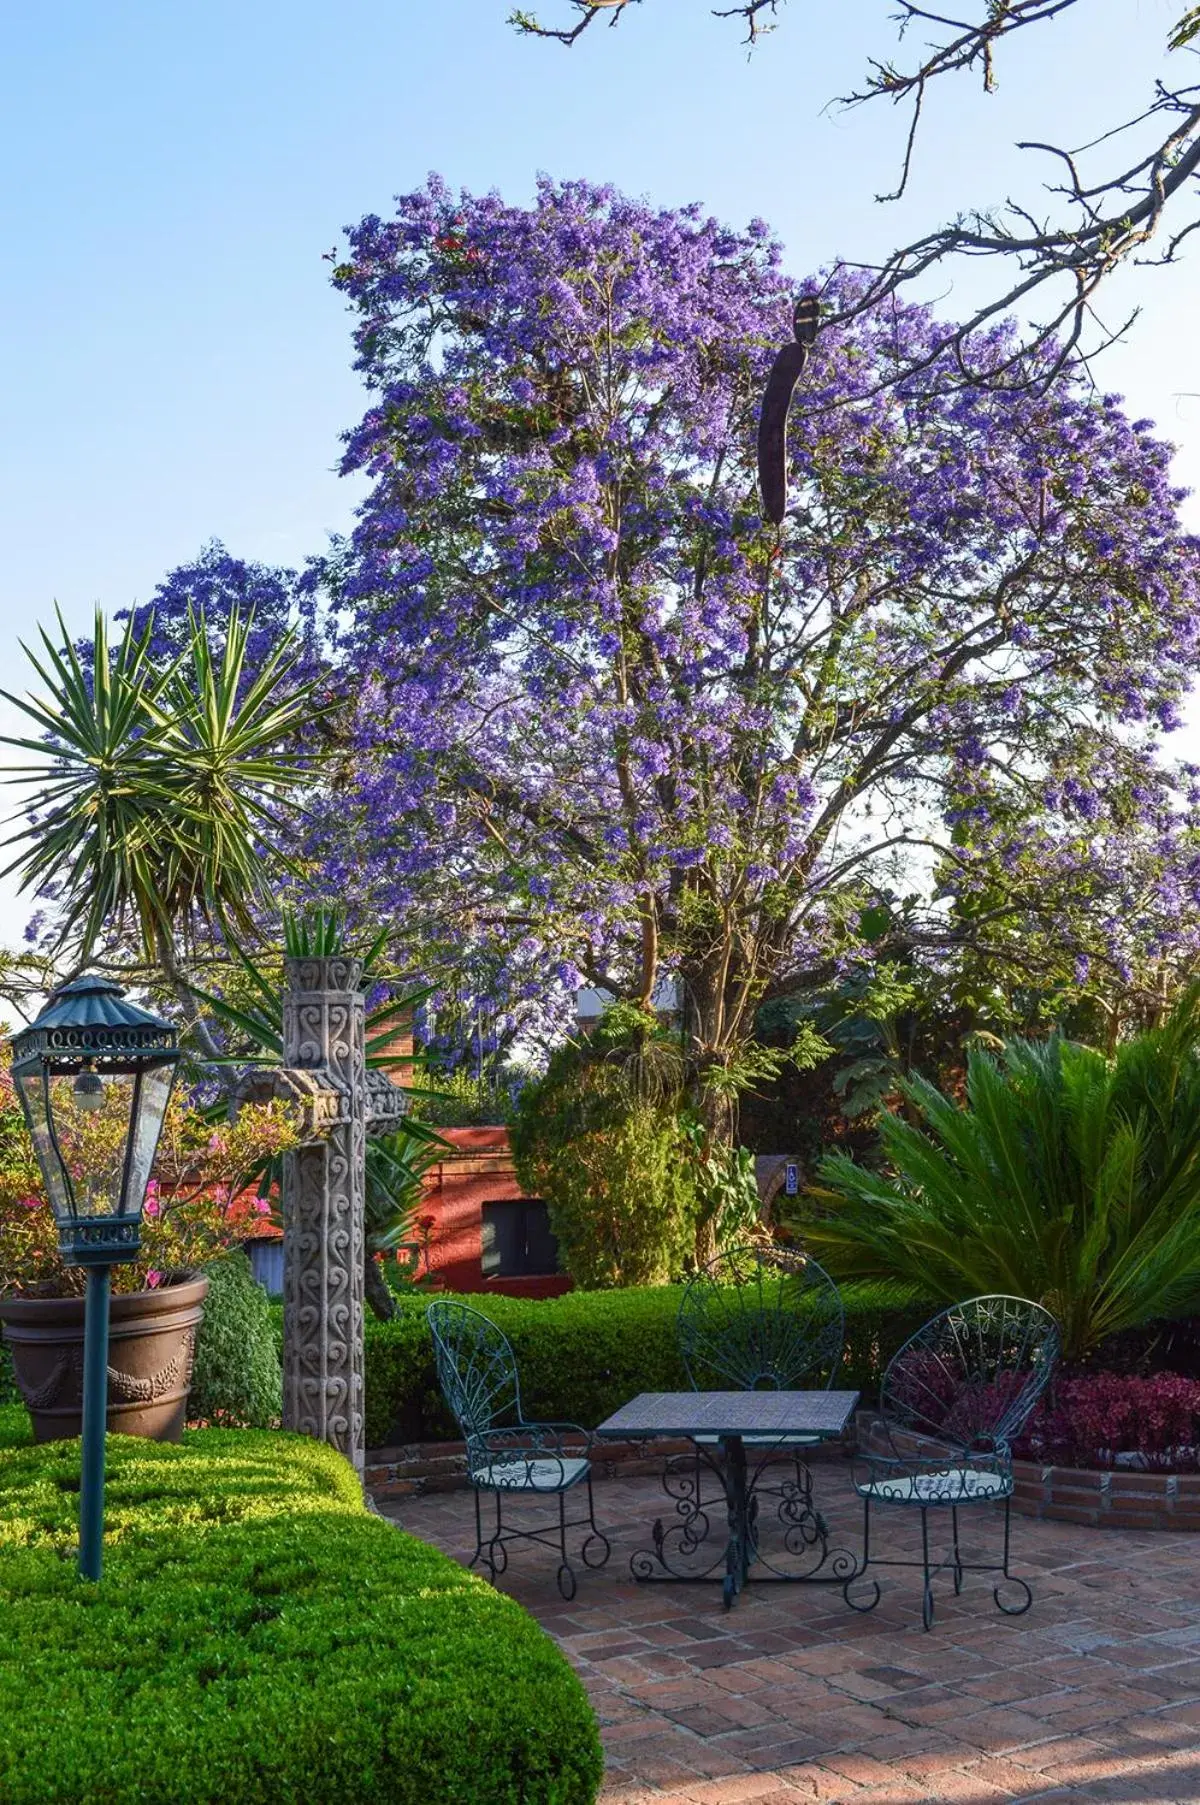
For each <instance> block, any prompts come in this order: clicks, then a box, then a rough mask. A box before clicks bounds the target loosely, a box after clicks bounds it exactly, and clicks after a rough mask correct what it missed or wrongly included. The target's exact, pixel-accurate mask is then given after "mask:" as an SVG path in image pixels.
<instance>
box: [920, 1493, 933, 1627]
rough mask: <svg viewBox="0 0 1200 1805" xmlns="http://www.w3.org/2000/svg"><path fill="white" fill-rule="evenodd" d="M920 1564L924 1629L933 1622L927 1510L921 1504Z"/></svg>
mask: <svg viewBox="0 0 1200 1805" xmlns="http://www.w3.org/2000/svg"><path fill="white" fill-rule="evenodd" d="M921 1566H922V1568H923V1570H924V1576H925V1584H924V1590H923V1591H922V1594H921V1622H922V1623H923V1624H924V1625H925V1628H926V1629H929V1628H931V1627H932V1624H933V1585H932V1582H931V1581H930V1578H929V1512H928V1511H927V1510H926V1508H925V1506H924V1505H922V1506H921Z"/></svg>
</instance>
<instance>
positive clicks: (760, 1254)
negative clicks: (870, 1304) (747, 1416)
mask: <svg viewBox="0 0 1200 1805" xmlns="http://www.w3.org/2000/svg"><path fill="white" fill-rule="evenodd" d="M845 1327H846V1324H845V1313H844V1311H843V1309H842V1300H841V1297H840V1296H839V1294H838V1289H837V1286H836V1285H835V1284H834V1282H833V1280H832V1279H831V1278H830V1276H829V1274H828V1273H827V1272H826V1271H825V1269H824V1267H822V1266H818V1264H817V1262H816V1261H815V1260H812V1259H809V1257H808V1256H807V1255H806V1254H803V1253H798V1252H796V1251H794V1250H792V1249H790V1248H784V1247H771V1246H758V1245H755V1244H747V1245H746V1246H744V1247H737V1248H733V1249H732V1250H731V1251H730V1252H728V1253H723V1254H719V1255H718V1256H717V1258H716V1259H715V1260H713V1261H711V1262H710V1263H709V1265H707V1266H706V1267H705V1268H704V1270H703V1271H702V1272H699V1273H697V1275H696V1277H695V1278H694V1279H693V1280H692V1282H691V1284H690V1285H689V1286H688V1288H687V1290H686V1291H685V1292H684V1294H683V1300H682V1302H681V1303H680V1306H679V1325H678V1332H679V1347H680V1352H681V1353H682V1355H683V1361H684V1365H685V1366H686V1367H687V1373H688V1378H689V1379H690V1380H691V1382H692V1384H693V1386H694V1387H695V1388H696V1390H697V1391H822V1390H828V1388H829V1387H830V1385H832V1383H833V1380H834V1377H835V1375H836V1373H837V1370H838V1368H839V1366H840V1365H841V1360H842V1347H843V1344H844V1341H845Z"/></svg>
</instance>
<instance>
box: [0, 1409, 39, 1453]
mask: <svg viewBox="0 0 1200 1805" xmlns="http://www.w3.org/2000/svg"><path fill="white" fill-rule="evenodd" d="M32 1439H33V1429H32V1428H31V1426H30V1422H29V1412H28V1411H27V1410H26V1408H25V1406H24V1404H0V1448H23V1447H25V1446H26V1445H27V1443H29V1442H30V1441H32Z"/></svg>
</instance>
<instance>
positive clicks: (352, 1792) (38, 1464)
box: [0, 1430, 601, 1805]
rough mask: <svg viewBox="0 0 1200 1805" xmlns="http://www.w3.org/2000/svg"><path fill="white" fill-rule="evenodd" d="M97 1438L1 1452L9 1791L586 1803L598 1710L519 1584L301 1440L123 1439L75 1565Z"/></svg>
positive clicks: (593, 1784) (2, 1705)
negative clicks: (517, 1593)
mask: <svg viewBox="0 0 1200 1805" xmlns="http://www.w3.org/2000/svg"><path fill="white" fill-rule="evenodd" d="M78 1487H79V1447H78V1443H74V1442H60V1443H53V1444H50V1445H48V1446H45V1447H41V1448H32V1447H30V1448H13V1449H10V1450H9V1451H8V1452H5V1453H3V1454H0V1611H2V1614H3V1622H4V1636H3V1639H2V1641H0V1799H2V1800H3V1801H4V1805H57V1802H58V1801H63V1802H64V1805H65V1801H68V1800H69V1801H71V1802H72V1805H127V1802H128V1805H133V1802H134V1801H137V1802H138V1805H151V1802H153V1805H200V1802H202V1801H203V1802H204V1805H209V1802H211V1805H217V1801H222V1802H223V1805H249V1802H250V1801H254V1802H256V1805H257V1802H261V1805H268V1802H269V1805H287V1802H290V1801H296V1802H297V1805H299V1802H300V1801H304V1802H305V1805H310V1802H311V1801H313V1800H320V1801H321V1805H351V1802H354V1805H365V1802H366V1801H371V1802H372V1805H374V1802H375V1801H378V1802H379V1805H384V1802H385V1801H386V1802H393V1801H394V1802H398V1805H438V1802H440V1801H445V1802H446V1805H451V1802H453V1805H576V1802H579V1805H586V1802H588V1801H591V1800H592V1799H594V1797H595V1794H596V1791H597V1789H598V1786H599V1782H600V1775H601V1756H600V1747H599V1739H598V1736H597V1731H596V1725H595V1719H594V1717H593V1714H592V1711H591V1708H590V1706H589V1705H588V1703H587V1699H586V1696H585V1694H584V1692H583V1689H582V1687H581V1685H580V1683H579V1681H578V1679H577V1678H576V1676H575V1675H574V1673H573V1672H572V1671H571V1669H570V1667H569V1666H568V1664H567V1662H566V1661H565V1659H564V1658H563V1657H562V1655H561V1654H560V1653H559V1652H558V1650H557V1649H556V1648H555V1646H554V1644H553V1643H552V1642H551V1641H550V1639H549V1638H548V1637H547V1636H546V1635H545V1634H544V1632H543V1631H542V1630H541V1629H540V1628H539V1627H538V1625H537V1624H536V1623H535V1622H534V1621H533V1619H532V1618H531V1617H530V1616H528V1615H527V1613H526V1612H525V1611H523V1610H522V1609H521V1607H520V1606H519V1605H517V1604H516V1603H515V1602H514V1601H513V1600H511V1599H508V1598H505V1597H503V1596H502V1595H501V1594H500V1593H498V1592H495V1591H493V1590H492V1588H491V1587H490V1586H488V1585H486V1584H485V1583H484V1582H483V1581H482V1580H481V1579H478V1578H476V1577H475V1576H474V1575H472V1574H469V1573H467V1572H466V1571H465V1570H464V1569H463V1568H461V1567H459V1566H458V1565H457V1564H456V1563H455V1562H453V1561H451V1560H449V1559H448V1558H447V1557H446V1556H445V1555H443V1554H440V1553H439V1552H438V1551H437V1550H436V1549H433V1548H430V1547H427V1546H426V1545H425V1544H424V1543H422V1542H419V1541H417V1540H416V1539H415V1538H413V1537H412V1536H407V1535H404V1534H402V1533H401V1532H400V1531H399V1530H397V1529H395V1528H394V1527H393V1526H392V1525H390V1524H388V1523H386V1522H384V1521H382V1520H381V1519H379V1518H377V1517H373V1516H371V1515H369V1514H368V1513H367V1512H366V1510H365V1509H364V1508H363V1504H362V1501H361V1494H360V1490H359V1485H358V1481H357V1479H356V1478H355V1476H354V1474H353V1472H352V1471H351V1469H350V1467H349V1466H348V1465H347V1464H346V1462H345V1461H343V1460H342V1459H340V1457H339V1456H337V1455H336V1454H334V1453H333V1452H332V1451H331V1450H329V1449H328V1448H325V1447H323V1446H321V1445H320V1444H318V1443H315V1442H311V1441H308V1440H306V1439H304V1438H302V1437H299V1436H290V1435H283V1434H280V1433H277V1432H276V1433H271V1432H255V1431H238V1430H204V1431H198V1432H195V1433H193V1434H190V1435H188V1436H187V1437H185V1439H184V1441H183V1443H182V1444H181V1445H180V1446H178V1447H168V1446H162V1445H158V1444H154V1443H150V1442H145V1441H140V1440H136V1439H133V1438H130V1437H125V1436H116V1437H110V1439H109V1481H108V1494H107V1505H108V1508H107V1515H106V1545H105V1573H104V1578H103V1580H102V1581H101V1583H100V1584H99V1585H98V1586H93V1585H89V1584H87V1583H86V1582H82V1581H80V1580H79V1579H78V1578H77V1577H76V1572H75V1566H74V1552H75V1550H74V1543H75V1537H76V1511H77V1506H78Z"/></svg>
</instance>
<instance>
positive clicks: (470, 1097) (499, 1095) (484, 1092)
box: [413, 1071, 513, 1128]
mask: <svg viewBox="0 0 1200 1805" xmlns="http://www.w3.org/2000/svg"><path fill="white" fill-rule="evenodd" d="M429 1087H430V1088H429V1089H428V1090H423V1091H420V1092H418V1093H417V1094H416V1096H415V1097H414V1104H413V1107H414V1112H415V1114H416V1116H417V1119H418V1120H419V1121H422V1122H432V1123H433V1124H434V1125H435V1126H436V1127H438V1128H490V1127H499V1126H503V1125H505V1124H506V1123H508V1122H511V1120H512V1116H513V1098H512V1091H511V1090H510V1088H509V1086H508V1085H507V1084H504V1083H501V1082H500V1081H498V1080H497V1079H495V1078H493V1077H492V1076H491V1075H490V1074H488V1073H486V1072H485V1073H484V1074H483V1075H482V1076H481V1077H478V1078H474V1077H472V1076H471V1074H470V1073H469V1072H463V1071H457V1072H431V1073H430V1075H429Z"/></svg>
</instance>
